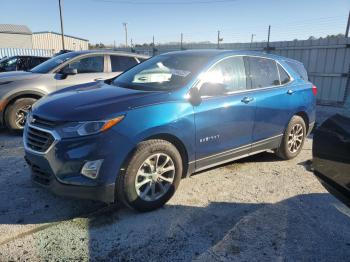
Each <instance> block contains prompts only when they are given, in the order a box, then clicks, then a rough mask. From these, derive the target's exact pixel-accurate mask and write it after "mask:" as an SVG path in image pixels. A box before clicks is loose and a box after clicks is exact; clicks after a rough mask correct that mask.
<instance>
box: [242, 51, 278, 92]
mask: <svg viewBox="0 0 350 262" xmlns="http://www.w3.org/2000/svg"><path fill="white" fill-rule="evenodd" d="M247 66H248V68H249V75H250V81H251V88H252V89H255V88H264V87H270V86H278V85H280V79H279V74H278V71H277V65H276V62H275V61H274V60H272V59H266V58H261V57H247Z"/></svg>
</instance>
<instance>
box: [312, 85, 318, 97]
mask: <svg viewBox="0 0 350 262" xmlns="http://www.w3.org/2000/svg"><path fill="white" fill-rule="evenodd" d="M312 93H313V94H314V96H316V95H317V87H316V86H315V85H312Z"/></svg>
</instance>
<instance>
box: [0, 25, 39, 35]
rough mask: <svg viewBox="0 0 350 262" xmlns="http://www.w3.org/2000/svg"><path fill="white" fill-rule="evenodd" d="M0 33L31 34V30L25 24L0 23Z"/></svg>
mask: <svg viewBox="0 0 350 262" xmlns="http://www.w3.org/2000/svg"><path fill="white" fill-rule="evenodd" d="M0 33H8V34H23V35H31V34H32V31H30V29H29V28H28V27H27V26H25V25H12V24H0Z"/></svg>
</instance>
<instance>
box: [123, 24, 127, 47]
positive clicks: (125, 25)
mask: <svg viewBox="0 0 350 262" xmlns="http://www.w3.org/2000/svg"><path fill="white" fill-rule="evenodd" d="M123 26H124V30H125V47H128V23H125V22H124V23H123Z"/></svg>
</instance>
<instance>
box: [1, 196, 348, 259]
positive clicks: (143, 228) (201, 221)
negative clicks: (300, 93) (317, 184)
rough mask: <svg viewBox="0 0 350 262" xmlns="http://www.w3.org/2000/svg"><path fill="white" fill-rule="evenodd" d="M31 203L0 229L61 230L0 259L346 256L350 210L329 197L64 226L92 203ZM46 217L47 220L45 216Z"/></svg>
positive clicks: (220, 205)
mask: <svg viewBox="0 0 350 262" xmlns="http://www.w3.org/2000/svg"><path fill="white" fill-rule="evenodd" d="M42 197H44V198H45V201H44V202H42V201H41V198H42ZM32 201H39V202H42V203H45V202H46V203H47V205H50V207H48V208H46V207H45V206H44V207H42V206H38V209H31V210H34V211H35V210H36V211H37V212H34V213H33V214H28V216H25V217H24V220H23V221H13V220H11V219H10V218H9V217H7V216H8V214H9V213H11V212H17V209H18V206H17V207H16V208H15V207H13V208H12V210H9V213H7V214H2V215H1V226H2V225H4V224H7V226H16V225H25V224H31V223H51V222H57V221H62V222H63V223H60V224H58V225H55V226H54V227H52V228H49V229H47V230H41V231H40V232H38V233H37V236H36V237H33V238H32V239H31V240H30V241H31V242H30V247H28V246H26V244H25V243H21V246H20V247H17V246H14V247H12V248H14V249H13V253H11V251H8V250H12V249H11V245H12V242H8V243H6V246H5V245H0V258H1V254H7V255H10V256H9V257H7V258H11V255H12V254H13V255H14V257H16V256H17V255H18V254H22V245H24V247H23V248H24V249H25V250H27V248H31V251H30V252H31V253H35V254H36V256H37V257H36V258H38V259H39V260H45V259H48V260H50V259H51V258H58V257H59V258H60V259H61V260H91V261H111V260H112V261H144V260H146V261H192V260H194V261H271V260H281V259H282V260H286V259H288V260H291V261H329V260H330V259H331V260H334V261H346V260H347V258H348V257H349V255H350V248H349V246H348V245H349V243H350V231H349V230H348V229H349V228H350V211H349V209H344V207H343V206H342V204H340V203H339V202H338V201H337V200H335V199H334V198H333V197H332V196H331V195H329V194H308V195H298V196H295V197H291V198H288V199H285V200H283V201H281V202H277V203H244V202H211V203H209V204H208V205H206V206H201V205H199V206H198V205H193V206H184V205H173V204H167V205H166V206H165V207H164V208H161V209H159V210H156V211H153V212H148V213H136V212H134V211H131V210H129V209H126V208H121V209H118V210H117V209H104V211H102V212H99V213H96V214H94V215H92V216H87V217H84V216H79V215H78V213H76V214H75V215H76V217H75V219H74V220H70V221H69V222H64V221H67V220H69V219H71V218H73V217H74V213H72V212H71V211H72V210H74V208H73V207H74V205H79V208H78V209H80V211H82V209H83V208H88V207H89V204H93V203H92V202H90V203H88V202H89V201H88V202H85V201H79V202H74V201H72V200H71V199H70V200H69V201H66V200H65V199H63V198H60V199H56V198H55V197H53V196H49V195H44V194H43V193H40V194H37V195H36V198H32ZM60 202H62V203H65V205H60ZM55 204H58V206H54V207H53V208H52V209H51V206H52V205H55ZM22 207H24V209H25V205H22ZM94 208H95V209H97V206H94ZM57 209H65V211H63V212H58V211H57ZM27 211H28V209H27ZM51 212H52V213H53V214H54V215H48V214H47V213H51ZM62 214H65V215H62ZM4 215H5V216H6V218H4ZM72 215H73V217H71V216H72ZM0 229H1V227H0ZM17 244H18V242H17ZM17 244H16V245H17ZM48 246H49V248H48ZM7 248H8V249H7ZM334 250H337V252H334ZM6 252H9V253H6ZM23 258H25V256H23Z"/></svg>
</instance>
